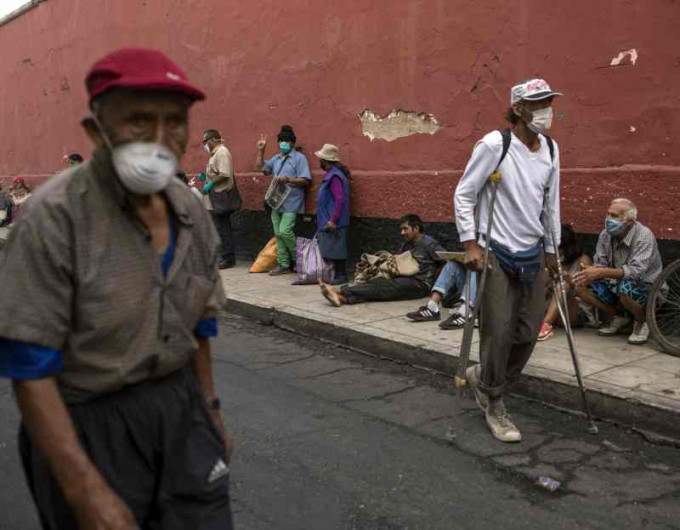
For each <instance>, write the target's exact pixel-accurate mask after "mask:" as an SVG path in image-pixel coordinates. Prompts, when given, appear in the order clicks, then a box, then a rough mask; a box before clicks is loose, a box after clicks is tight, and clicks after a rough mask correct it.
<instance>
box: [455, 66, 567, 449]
mask: <svg viewBox="0 0 680 530" xmlns="http://www.w3.org/2000/svg"><path fill="white" fill-rule="evenodd" d="M559 95H561V94H560V93H558V92H554V91H552V90H551V89H550V87H549V86H548V84H547V83H546V82H545V81H544V80H542V79H532V80H530V81H527V82H525V83H521V84H519V85H516V86H514V87H513V88H512V90H511V92H510V102H511V107H510V109H508V112H507V114H506V118H507V120H508V121H509V122H510V123H511V124H512V128H511V130H509V131H504V132H502V133H501V132H499V131H494V132H491V133H489V134H487V135H486V136H485V137H484V138H483V139H482V140H481V141H479V142H478V143H477V145H476V146H475V148H474V150H473V152H472V157H471V158H470V161H469V162H468V165H467V167H466V168H465V172H464V174H463V177H462V178H461V180H460V182H459V183H458V187H457V188H456V193H455V198H454V206H455V215H456V226H457V228H458V232H459V234H460V240H461V242H462V243H463V247H464V249H465V258H464V263H465V265H466V266H467V267H468V268H470V269H471V270H474V271H477V272H480V271H482V270H484V267H485V266H486V267H488V268H487V275H486V282H485V284H486V285H485V286H484V290H483V292H478V293H477V303H478V304H479V315H480V324H481V327H480V337H481V344H480V360H481V364H480V365H479V366H473V367H470V368H468V370H467V371H466V374H465V375H466V379H467V380H468V381H469V383H470V386H471V387H472V388H473V390H474V393H475V400H476V401H477V404H478V405H479V407H480V408H481V409H482V410H483V411H484V413H485V415H486V422H487V424H488V426H489V429H490V430H491V433H492V434H493V436H494V437H495V438H497V439H498V440H500V441H502V442H518V441H520V440H521V438H522V436H521V433H520V431H519V429H518V428H517V427H516V426H515V424H514V423H513V422H512V420H511V419H510V416H509V415H508V413H507V411H506V408H505V405H504V403H503V393H504V392H505V389H506V388H507V387H508V386H509V385H511V384H513V383H514V382H516V381H517V380H518V379H519V377H520V374H521V372H522V369H523V368H524V366H525V365H526V363H527V361H528V360H529V357H530V356H531V353H532V351H533V349H534V346H535V344H536V337H537V336H538V331H539V327H540V325H541V319H542V318H543V312H544V309H545V279H544V268H545V267H546V266H547V267H548V269H549V270H550V271H551V273H555V272H556V269H557V260H556V258H555V251H556V249H555V245H559V236H560V234H559V233H558V234H556V237H555V238H553V237H551V234H550V232H549V229H550V226H558V227H559V226H561V224H560V213H559V212H560V207H559V203H560V194H559V185H560V159H559V151H558V149H557V144H556V143H555V142H553V141H552V140H551V139H550V138H548V137H547V136H544V133H545V131H547V130H548V129H549V128H550V126H551V124H552V117H553V113H552V102H553V98H554V97H555V96H559ZM504 137H505V141H504ZM508 139H509V142H508ZM504 143H505V147H506V149H507V152H506V149H504ZM508 144H509V145H508ZM499 162H500V165H499ZM496 169H497V171H498V172H500V174H501V175H502V178H501V180H500V183H498V190H497V197H496V199H495V205H494V208H493V216H489V215H488V214H489V212H488V210H489V205H490V203H491V195H492V186H490V185H489V186H487V182H488V180H489V176H490V175H491V174H492V173H494V171H495V170H496ZM546 188H548V190H549V194H548V195H549V197H550V202H551V204H550V205H549V206H550V207H549V208H548V207H546V206H547V205H544V201H543V198H544V191H545V189H546ZM476 207H477V208H479V215H478V219H479V227H478V231H479V238H478V239H477V235H476V227H475V208H476ZM548 211H549V212H550V215H551V216H552V219H551V221H552V223H550V222H548V221H549V220H548V218H547V214H546V212H548ZM490 218H492V219H493V230H492V236H491V238H490V240H487V238H486V234H487V233H489V227H488V226H487V225H488V219H490ZM487 245H488V247H489V250H490V252H489V253H488V263H486V264H485V263H484V251H483V248H485V247H486V246H487Z"/></svg>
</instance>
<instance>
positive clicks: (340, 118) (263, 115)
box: [0, 0, 680, 239]
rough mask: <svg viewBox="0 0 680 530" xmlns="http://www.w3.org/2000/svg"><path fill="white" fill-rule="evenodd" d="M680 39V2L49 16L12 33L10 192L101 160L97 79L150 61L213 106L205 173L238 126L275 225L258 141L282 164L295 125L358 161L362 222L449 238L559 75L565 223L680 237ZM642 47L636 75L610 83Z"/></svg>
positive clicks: (1, 71) (191, 157) (71, 5)
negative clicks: (460, 212)
mask: <svg viewBox="0 0 680 530" xmlns="http://www.w3.org/2000/svg"><path fill="white" fill-rule="evenodd" d="M678 27H680V2H677V1H675V0H638V1H632V0H597V1H592V2H584V1H569V2H568V1H556V2H545V1H539V0H514V1H512V2H507V1H501V0H477V1H475V2H469V1H463V0H419V1H412V0H370V1H367V0H344V1H343V2H337V1H335V0H333V1H331V0H306V1H303V0H289V1H287V2H275V1H272V0H260V1H257V0H256V1H251V2H243V1H233V0H163V2H157V1H150V0H147V1H144V0H116V1H115V2H111V1H105V0H48V1H47V2H45V3H43V4H40V5H39V6H38V7H37V8H35V9H33V10H31V11H29V12H28V13H26V14H25V15H23V16H21V17H19V18H18V19H16V20H14V21H12V22H10V23H9V24H6V25H4V26H0V50H2V56H1V58H0V79H2V80H3V82H2V83H0V118H1V119H0V138H2V141H0V175H2V176H4V177H7V176H13V175H17V174H20V175H25V176H28V177H31V178H33V179H34V180H35V181H36V182H37V181H39V180H41V179H42V178H44V176H45V175H49V174H51V173H53V172H55V171H56V170H58V169H59V168H60V167H62V160H61V158H62V156H63V155H64V154H65V153H67V152H70V151H81V152H83V153H84V154H85V153H87V152H88V151H89V145H88V141H87V139H86V138H85V136H84V134H83V133H82V132H81V130H80V127H79V124H78V122H79V120H80V118H81V117H83V116H84V115H85V114H86V112H87V108H86V96H85V91H84V87H83V79H84V76H85V73H86V71H87V69H88V67H89V66H90V65H91V64H92V63H93V62H94V61H95V60H96V59H98V58H99V57H100V56H102V55H103V54H105V53H106V52H108V51H110V50H112V49H114V48H116V47H119V46H124V45H146V46H152V47H156V48H160V49H162V50H164V51H165V52H166V53H168V54H169V55H170V56H171V57H173V58H174V59H175V60H176V61H177V62H178V63H179V64H180V65H181V66H182V67H183V68H184V69H185V70H186V71H187V73H188V75H189V77H190V79H192V80H193V81H194V82H195V83H196V84H198V85H200V86H201V87H203V88H204V89H205V90H206V92H207V94H208V99H207V101H206V102H205V103H201V104H198V105H196V107H195V110H194V112H193V115H192V123H193V128H194V132H193V142H192V145H191V146H190V149H189V152H188V154H187V157H186V159H185V161H184V168H185V170H187V171H188V172H196V171H199V170H200V169H201V167H202V166H203V165H204V163H205V156H204V152H203V151H202V150H201V148H200V137H201V132H202V129H203V128H206V127H216V128H218V129H219V130H220V131H221V132H222V134H223V135H224V136H225V138H226V139H227V143H228V145H229V147H230V149H231V150H232V153H233V155H234V159H235V163H236V168H237V171H239V172H240V173H241V176H240V178H239V182H240V184H241V188H242V190H243V192H244V194H245V195H246V204H247V205H248V207H250V208H253V209H255V208H258V207H259V206H260V204H261V197H262V195H263V193H264V189H265V187H266V181H265V179H263V178H262V177H261V176H258V175H257V174H255V173H249V172H251V171H252V169H253V167H252V166H253V162H254V159H255V155H256V149H255V143H256V140H257V138H258V136H259V133H261V132H265V133H267V134H268V135H269V137H270V139H271V141H270V146H269V151H268V152H269V154H271V153H272V150H273V147H274V144H275V143H276V142H275V135H276V132H277V130H278V127H279V125H280V124H281V123H289V124H291V125H293V126H294V127H295V130H296V132H297V135H298V141H299V143H301V144H303V145H304V146H306V148H307V149H308V150H315V149H316V148H318V147H319V146H320V145H321V144H323V143H325V142H330V143H336V144H337V145H339V146H340V147H341V150H342V154H343V157H344V159H345V161H346V162H347V163H348V165H350V167H352V168H353V170H354V171H355V174H356V177H355V179H354V182H353V199H354V215H358V216H364V217H396V216H398V215H400V214H402V213H405V212H406V211H416V212H417V213H420V214H421V215H422V216H423V217H424V218H425V219H426V220H431V221H446V220H450V219H451V218H452V207H451V203H452V191H453V188H454V186H455V183H456V181H457V179H458V177H459V175H460V172H461V170H462V169H463V168H464V166H465V162H466V160H467V157H468V156H469V153H470V150H471V149H472V146H473V144H474V142H475V141H476V139H478V138H479V137H480V136H482V135H483V134H484V133H485V132H486V131H488V130H490V129H494V128H499V127H502V126H503V120H502V113H503V112H504V110H505V109H506V107H507V106H508V99H509V96H508V94H509V87H510V86H511V85H512V84H514V83H515V82H517V81H519V80H523V79H526V78H529V77H532V76H539V75H540V76H543V77H545V78H546V79H548V81H549V82H550V83H551V85H552V86H553V87H554V88H556V89H558V90H560V91H563V92H564V93H565V97H564V98H561V99H560V100H558V101H557V103H556V107H555V109H556V112H557V116H558V119H557V120H556V123H555V125H554V129H553V131H552V134H553V136H554V137H555V138H556V140H557V141H558V142H559V144H560V147H561V150H562V167H563V171H564V178H563V187H562V188H563V189H562V192H563V207H564V217H565V219H567V220H569V221H571V222H573V223H574V224H575V226H576V228H577V230H579V231H581V232H596V231H598V230H599V229H600V226H601V224H602V217H603V215H604V211H605V208H606V206H607V204H608V202H609V200H610V199H611V198H613V197H614V196H620V195H622V196H626V197H629V198H630V199H632V200H634V201H636V202H637V203H638V206H639V209H640V215H641V220H642V221H643V222H644V223H646V224H648V225H649V226H651V227H652V228H653V229H654V230H655V232H656V234H657V236H659V237H663V238H671V239H677V238H680V235H678V232H680V222H679V221H680V209H678V208H676V207H675V202H676V198H677V197H678V181H679V177H680V148H679V147H680V146H679V145H678V130H679V128H680V112H679V111H680V48H678V46H677V42H678V40H677V36H676V35H677V28H678ZM631 48H635V49H636V50H637V52H638V54H639V58H638V60H637V63H636V64H635V65H630V64H628V65H624V66H618V67H610V66H609V64H610V61H611V59H612V58H613V57H614V56H616V55H617V54H618V53H619V52H620V51H622V50H628V49H631ZM365 108H369V109H371V110H373V111H374V112H376V113H379V114H381V115H382V114H386V113H388V112H389V111H390V110H392V109H404V110H408V111H415V112H428V113H432V114H434V116H435V117H436V119H437V120H438V122H439V123H441V124H442V128H441V129H440V130H439V131H438V132H437V133H436V134H434V135H429V134H427V135H413V136H409V137H407V138H401V139H398V140H395V141H393V142H385V141H381V140H378V141H373V142H371V141H370V140H369V139H368V138H367V137H365V136H363V135H362V128H361V123H360V121H359V118H358V114H359V113H360V112H361V111H362V110H364V109H365ZM312 163H313V164H314V165H316V161H312ZM317 180H318V179H317ZM309 206H310V209H311V210H313V204H312V201H310V204H309Z"/></svg>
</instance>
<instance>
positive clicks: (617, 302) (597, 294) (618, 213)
mask: <svg viewBox="0 0 680 530" xmlns="http://www.w3.org/2000/svg"><path fill="white" fill-rule="evenodd" d="M661 269H662V264H661V255H660V254H659V249H658V247H657V244H656V239H655V238H654V234H653V233H652V231H651V230H650V229H649V228H647V227H646V226H644V225H642V224H641V223H639V222H638V220H637V208H636V207H635V205H634V204H633V203H632V202H631V201H629V200H628V199H615V200H614V201H612V203H611V205H610V206H609V211H608V213H607V218H606V219H605V229H604V230H603V231H602V232H601V233H600V237H599V238H598V241H597V250H596V252H595V258H594V266H592V267H586V268H585V269H583V270H581V271H579V272H577V273H576V274H575V275H574V283H575V284H576V286H577V290H576V294H577V296H578V297H579V298H580V299H581V300H583V301H584V302H586V303H587V304H590V305H592V306H593V307H597V308H599V309H601V310H603V311H605V312H606V313H609V314H610V315H612V320H611V323H610V324H609V325H607V326H605V327H602V328H600V330H599V333H600V335H605V336H607V335H615V334H616V333H618V332H619V331H620V330H622V329H623V328H624V327H626V326H627V325H628V324H630V322H631V316H632V320H633V321H634V323H633V332H632V333H631V334H630V336H629V337H628V343H629V344H644V343H645V342H647V340H648V338H649V327H648V326H647V323H646V322H645V315H646V310H645V307H646V304H647V296H648V294H649V289H650V287H651V285H652V283H653V282H654V280H655V279H656V278H657V276H659V274H660V273H661Z"/></svg>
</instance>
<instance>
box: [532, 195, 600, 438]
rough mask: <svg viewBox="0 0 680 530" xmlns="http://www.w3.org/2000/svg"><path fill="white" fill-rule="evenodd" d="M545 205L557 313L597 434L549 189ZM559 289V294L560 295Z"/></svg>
mask: <svg viewBox="0 0 680 530" xmlns="http://www.w3.org/2000/svg"><path fill="white" fill-rule="evenodd" d="M545 204H546V206H547V214H546V215H547V217H548V220H547V221H548V230H549V231H550V236H551V238H552V243H553V248H554V249H555V258H556V260H555V261H557V281H555V279H554V278H553V296H554V298H555V304H557V311H558V312H559V314H560V318H561V319H562V323H563V324H564V330H565V332H566V334H567V342H568V343H569V351H570V352H571V360H572V361H573V363H574V372H576V380H577V381H578V387H579V390H580V391H581V399H582V400H583V410H584V412H585V413H586V418H587V420H588V432H589V433H590V434H597V432H598V429H597V425H595V422H594V421H593V417H592V415H591V414H590V407H589V406H588V396H587V395H586V387H585V384H584V383H583V377H582V376H581V362H580V360H579V355H578V351H577V350H576V343H575V342H574V334H573V333H572V330H571V321H570V320H569V299H568V298H567V289H566V282H565V281H564V271H563V270H562V262H561V260H560V253H559V249H558V246H557V236H556V232H555V227H554V226H553V216H552V205H551V203H550V191H549V190H548V188H546V189H545ZM558 287H559V291H560V292H559V293H558Z"/></svg>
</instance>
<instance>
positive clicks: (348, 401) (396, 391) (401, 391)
mask: <svg viewBox="0 0 680 530" xmlns="http://www.w3.org/2000/svg"><path fill="white" fill-rule="evenodd" d="M419 386H420V385H410V386H407V387H404V388H401V389H399V390H392V391H390V392H385V393H384V394H378V395H377V396H371V397H367V398H350V399H342V400H340V401H339V402H338V403H355V402H357V401H379V400H381V399H385V398H386V397H390V396H396V395H397V394H403V393H404V392H408V391H409V390H413V389H414V388H418V387H419Z"/></svg>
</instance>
